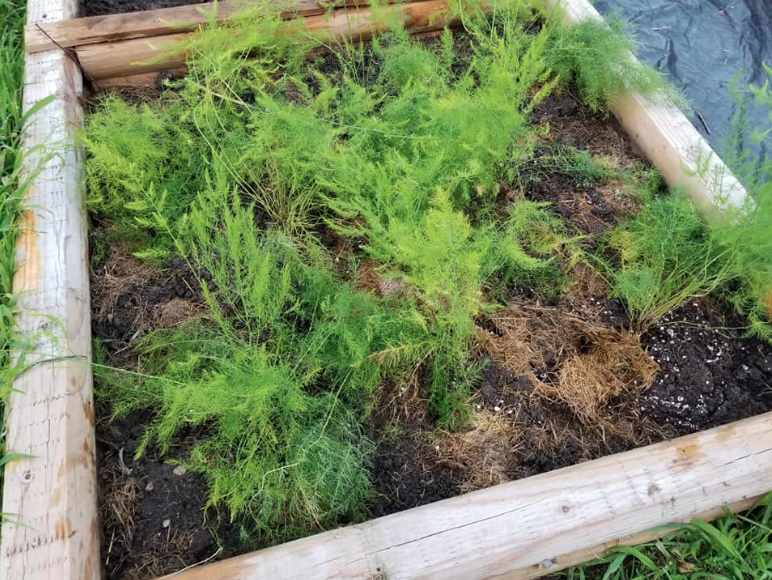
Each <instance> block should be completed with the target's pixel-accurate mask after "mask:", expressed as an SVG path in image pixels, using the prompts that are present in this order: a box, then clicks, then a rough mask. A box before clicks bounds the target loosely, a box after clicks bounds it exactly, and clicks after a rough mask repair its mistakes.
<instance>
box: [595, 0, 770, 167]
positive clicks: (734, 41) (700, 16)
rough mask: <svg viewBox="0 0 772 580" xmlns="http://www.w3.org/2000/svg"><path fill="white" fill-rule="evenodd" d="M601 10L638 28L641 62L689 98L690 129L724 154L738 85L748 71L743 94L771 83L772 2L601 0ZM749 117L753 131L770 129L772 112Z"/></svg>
mask: <svg viewBox="0 0 772 580" xmlns="http://www.w3.org/2000/svg"><path fill="white" fill-rule="evenodd" d="M595 7H596V8H597V9H598V11H600V12H601V13H604V14H608V13H612V12H613V13H617V14H619V15H620V16H621V17H622V18H623V19H624V20H627V21H628V22H630V23H631V24H632V25H633V32H634V36H635V38H636V41H637V45H638V47H637V54H638V57H639V58H640V59H641V60H644V61H646V62H647V63H648V64H650V65H651V66H653V67H654V68H656V69H657V70H659V71H660V72H661V73H662V74H663V75H665V77H667V78H669V79H670V81H671V82H672V83H673V84H674V85H675V86H676V87H679V88H680V89H681V90H682V91H683V93H684V95H685V96H686V98H687V99H688V101H689V103H690V105H691V106H692V107H693V109H694V110H692V111H687V113H688V114H689V115H690V118H691V120H692V123H693V124H694V126H695V127H697V129H698V130H699V131H700V133H702V135H703V136H705V137H706V138H707V139H708V140H709V141H710V143H711V144H712V145H713V147H714V149H717V150H718V151H719V152H721V151H722V148H723V145H724V142H723V139H724V138H725V136H726V134H727V133H728V131H729V128H730V124H731V119H732V115H733V114H734V112H735V111H736V108H737V107H736V105H735V102H734V99H733V98H732V96H731V95H730V93H729V85H730V82H731V80H732V78H733V77H734V76H735V75H736V74H737V73H738V72H739V71H742V74H741V76H740V79H739V81H738V83H739V84H738V87H739V88H741V89H745V88H746V87H747V86H748V84H749V83H752V84H755V85H763V84H764V82H765V80H766V79H767V78H768V76H767V74H766V72H765V70H764V68H763V66H762V63H766V64H768V65H772V0H597V1H596V2H595ZM748 114H749V119H748V125H749V126H748V129H752V128H755V127H758V128H766V127H768V126H769V121H768V118H767V115H768V113H767V112H765V111H763V110H760V109H758V108H756V109H753V108H751V109H750V110H749V111H748ZM708 131H709V133H708ZM764 149H766V148H764V147H762V148H761V150H760V151H759V150H757V151H756V152H757V153H763V152H765V151H764Z"/></svg>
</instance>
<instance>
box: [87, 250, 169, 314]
mask: <svg viewBox="0 0 772 580" xmlns="http://www.w3.org/2000/svg"><path fill="white" fill-rule="evenodd" d="M155 275H156V271H155V269H154V268H153V267H152V266H150V265H149V264H147V263H145V262H143V261H141V260H140V259H139V258H135V257H134V256H132V255H131V250H130V249H129V245H128V244H127V243H116V244H111V245H110V246H109V249H108V250H107V257H106V259H105V261H104V263H103V264H102V265H101V267H100V268H99V269H98V270H97V271H95V272H94V273H93V275H92V277H91V295H92V297H93V301H94V304H93V310H94V315H95V318H96V319H98V320H102V319H104V318H106V317H107V315H108V314H110V313H112V312H113V311H114V310H115V306H116V304H117V302H118V299H119V298H120V297H121V296H122V295H124V294H126V293H127V292H130V291H131V290H132V289H134V288H140V287H142V286H144V285H145V284H147V283H148V282H149V281H150V280H152V279H153V277H154V276H155Z"/></svg>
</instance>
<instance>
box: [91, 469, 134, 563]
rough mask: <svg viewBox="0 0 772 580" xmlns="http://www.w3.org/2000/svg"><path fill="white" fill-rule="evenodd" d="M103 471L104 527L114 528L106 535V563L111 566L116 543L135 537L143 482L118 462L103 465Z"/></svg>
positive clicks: (101, 474)
mask: <svg viewBox="0 0 772 580" xmlns="http://www.w3.org/2000/svg"><path fill="white" fill-rule="evenodd" d="M99 475H100V486H99V503H100V505H99V511H100V513H101V514H102V518H103V520H104V521H103V526H104V529H106V530H112V533H111V535H110V537H106V538H104V542H105V567H107V568H108V569H109V568H110V564H111V557H112V547H113V545H116V544H121V545H128V544H130V543H131V541H132V539H133V537H134V529H135V525H134V518H135V515H136V510H137V496H138V493H139V486H138V484H137V481H136V480H135V479H134V478H133V477H129V476H127V475H125V474H124V473H123V472H122V471H121V469H120V467H118V466H117V465H116V466H115V467H109V468H104V469H101V470H100V472H99Z"/></svg>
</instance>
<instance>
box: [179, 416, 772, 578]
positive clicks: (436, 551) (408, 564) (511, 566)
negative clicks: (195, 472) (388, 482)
mask: <svg viewBox="0 0 772 580" xmlns="http://www.w3.org/2000/svg"><path fill="white" fill-rule="evenodd" d="M770 473H772V413H767V414H765V415H762V416H759V417H754V418H752V419H746V420H745V421H740V422H737V423H733V424H730V425H727V426H724V427H719V428H716V429H711V430H709V431H705V432H702V433H698V434H695V435H690V436H687V437H682V438H680V439H676V440H673V441H669V442H665V443H660V444H657V445H651V446H649V447H642V448H639V449H636V450H633V451H628V452H626V453H620V454H618V455H612V456H610V457H606V458H603V459H598V460H595V461H589V462H587V463H582V464H579V465H574V466H572V467H567V468H565V469H559V470H556V471H552V472H550V473H546V474H543V475H538V476H535V477H529V478H527V479H523V480H520V481H515V482H512V483H506V484H503V485H498V486H495V487H491V488H489V489H486V490H482V491H478V492H474V493H470V494H466V495H462V496H459V497H455V498H452V499H448V500H445V501H440V502H437V503H433V504H430V505H426V506H423V507H419V508H415V509H412V510H408V511H404V512H401V513H398V514H394V515H391V516H386V517H383V518H379V519H376V520H371V521H369V522H365V523H363V524H360V525H357V526H350V527H347V528H342V529H339V530H333V531H330V532H326V533H323V534H319V535H317V536H312V537H310V538H305V539H302V540H297V541H295V542H290V543H288V544H284V545H281V546H276V547H274V548H268V549H267V550H262V551H260V552H255V553H252V554H247V555H245V556H240V557H237V558H231V559H229V560H224V561H222V562H218V563H215V564H209V565H207V566H202V567H200V568H194V569H192V570H188V571H186V572H182V573H179V574H175V575H174V576H173V577H174V578H175V580H210V579H212V578H217V579H218V580H237V579H238V580H332V579H337V580H355V579H356V580H361V579H371V580H375V579H387V578H388V580H407V579H415V578H422V579H425V580H429V579H437V580H483V579H490V578H496V579H503V578H506V579H509V580H523V579H526V578H533V577H536V576H540V575H543V574H547V573H550V572H554V571H556V570H558V569H561V568H563V567H565V566H568V565H571V564H575V563H577V562H580V561H582V560H584V559H587V558H591V557H593V556H594V555H599V554H600V553H602V551H603V550H604V549H605V548H606V547H608V546H612V545H617V544H619V543H629V542H631V541H638V540H645V539H650V538H651V537H652V536H651V535H650V534H647V535H645V536H640V535H638V536H636V534H637V533H639V532H640V531H642V530H649V529H651V528H653V527H655V526H661V525H665V524H668V523H673V522H683V521H688V520H690V519H692V518H693V517H695V516H697V515H703V516H708V517H711V516H716V515H718V514H719V513H720V510H719V509H718V508H720V506H723V505H735V507H747V506H748V505H749V500H751V499H752V498H755V497H758V496H761V495H763V494H764V493H766V492H767V491H768V490H769V487H770V480H769V474H770ZM631 536H632V537H631ZM168 578H171V576H169V577H168Z"/></svg>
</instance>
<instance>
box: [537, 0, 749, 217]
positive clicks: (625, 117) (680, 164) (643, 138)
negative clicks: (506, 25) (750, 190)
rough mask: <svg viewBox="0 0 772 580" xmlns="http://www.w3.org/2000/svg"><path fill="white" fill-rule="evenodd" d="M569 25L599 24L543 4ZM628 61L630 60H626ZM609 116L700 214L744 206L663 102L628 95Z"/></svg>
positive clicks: (687, 126)
mask: <svg viewBox="0 0 772 580" xmlns="http://www.w3.org/2000/svg"><path fill="white" fill-rule="evenodd" d="M542 1H543V2H544V5H545V6H546V7H547V9H554V10H560V11H562V13H563V17H564V19H565V21H566V22H568V23H572V24H573V23H577V22H581V21H582V20H587V19H595V20H602V19H603V17H602V16H601V15H600V14H599V13H598V11H597V10H595V8H594V7H593V6H592V5H591V4H590V2H589V1H588V0H542ZM629 58H630V59H635V56H634V55H632V54H630V55H629ZM612 109H613V112H614V116H615V117H616V118H617V119H618V120H619V122H620V123H621V125H622V127H624V129H625V131H626V132H627V134H628V135H629V136H630V138H631V139H632V140H633V142H634V143H635V144H636V145H637V146H638V147H639V148H640V150H641V151H642V152H643V154H644V156H645V157H646V158H647V159H648V160H649V161H650V162H651V163H652V165H654V166H655V167H656V168H657V169H658V170H659V171H660V173H662V176H663V177H664V178H665V181H666V182H667V184H668V185H670V186H671V187H672V186H681V187H683V188H685V189H686V191H688V193H689V194H690V195H691V197H692V199H694V200H695V202H696V203H697V204H698V205H699V206H700V207H701V208H702V210H703V211H706V212H708V213H709V214H713V215H716V216H720V215H721V210H722V209H726V208H729V207H735V208H740V207H742V206H743V204H744V203H745V201H746V198H747V193H746V191H745V188H744V187H743V186H742V185H741V184H740V182H739V181H737V179H736V178H735V176H734V175H733V174H732V172H731V171H730V170H729V168H728V167H727V166H726V165H725V164H724V162H723V161H722V160H721V158H720V157H719V156H718V155H717V154H716V153H715V151H713V149H712V148H711V146H710V144H708V142H707V141H706V140H705V139H704V138H703V137H702V135H700V133H699V132H698V131H697V129H695V128H694V126H693V125H692V124H691V122H690V121H689V119H688V118H687V117H686V115H684V114H683V112H682V111H681V110H680V109H679V108H678V107H676V106H675V105H674V104H673V103H672V102H671V101H670V100H669V99H668V98H667V97H666V96H664V95H655V96H653V97H652V98H649V97H646V96H644V95H642V94H640V93H638V92H635V91H633V92H631V93H629V94H627V95H625V96H623V97H620V98H618V99H617V100H616V101H615V102H614V103H613V104H612Z"/></svg>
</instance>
